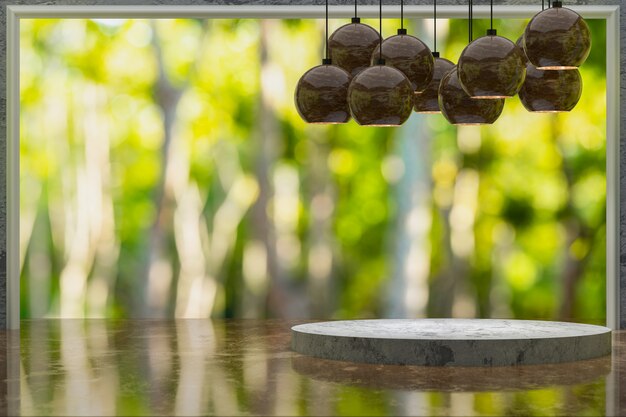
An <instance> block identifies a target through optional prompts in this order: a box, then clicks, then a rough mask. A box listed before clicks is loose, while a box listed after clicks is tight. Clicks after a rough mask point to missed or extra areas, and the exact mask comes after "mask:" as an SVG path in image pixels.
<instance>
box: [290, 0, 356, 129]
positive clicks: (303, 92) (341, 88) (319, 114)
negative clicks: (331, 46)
mask: <svg viewBox="0 0 626 417" xmlns="http://www.w3.org/2000/svg"><path fill="white" fill-rule="evenodd" d="M325 41H326V48H325V49H326V58H324V59H323V60H322V65H318V66H317V67H314V68H311V69H310V70H309V71H307V72H306V73H305V74H304V75H303V76H302V77H301V78H300V80H299V81H298V85H297V86H296V92H295V94H294V96H295V102H296V109H297V110H298V113H299V114H300V117H302V119H303V120H304V121H305V122H307V123H318V124H337V123H346V122H347V121H348V120H350V110H349V107H348V100H347V95H348V86H349V85H350V74H349V73H348V72H347V71H346V70H344V69H342V68H340V67H338V66H336V65H332V61H331V59H330V58H329V57H328V56H329V53H328V0H326V35H325Z"/></svg>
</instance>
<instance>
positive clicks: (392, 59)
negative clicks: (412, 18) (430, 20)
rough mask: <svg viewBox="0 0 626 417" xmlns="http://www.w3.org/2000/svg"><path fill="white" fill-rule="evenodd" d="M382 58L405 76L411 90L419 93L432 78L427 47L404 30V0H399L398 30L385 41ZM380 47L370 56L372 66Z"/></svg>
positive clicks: (432, 62)
mask: <svg viewBox="0 0 626 417" xmlns="http://www.w3.org/2000/svg"><path fill="white" fill-rule="evenodd" d="M381 45H383V48H382V50H383V53H382V58H383V59H384V60H385V62H386V64H387V65H389V66H391V67H394V68H397V69H399V70H400V71H402V72H403V73H404V75H406V76H407V78H408V79H409V81H410V82H411V85H412V86H413V90H414V91H415V92H421V91H424V90H425V89H426V87H428V84H429V83H430V81H431V80H432V78H433V70H434V65H435V62H434V59H433V55H432V53H431V52H430V49H428V46H426V44H425V43H424V42H422V41H421V40H420V39H418V38H416V37H415V36H411V35H407V32H406V29H405V28H404V0H400V29H398V34H397V35H395V36H391V37H389V38H387V39H385V40H384V41H383V42H382V43H381ZM380 49H381V47H380V45H379V46H377V47H376V49H375V50H374V53H373V54H372V60H371V61H372V65H376V61H377V60H378V58H379V57H380V56H381V53H380Z"/></svg>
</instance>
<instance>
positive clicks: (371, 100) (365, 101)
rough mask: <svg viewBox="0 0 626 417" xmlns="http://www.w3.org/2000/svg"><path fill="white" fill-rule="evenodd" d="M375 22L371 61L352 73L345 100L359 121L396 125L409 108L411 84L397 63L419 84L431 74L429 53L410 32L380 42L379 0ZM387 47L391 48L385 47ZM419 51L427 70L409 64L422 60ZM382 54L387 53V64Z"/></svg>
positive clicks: (372, 124) (402, 119) (405, 115)
mask: <svg viewBox="0 0 626 417" xmlns="http://www.w3.org/2000/svg"><path fill="white" fill-rule="evenodd" d="M379 24H380V27H379V45H378V47H377V48H376V49H375V50H374V51H373V54H372V56H371V57H370V59H371V61H372V63H373V64H374V65H372V66H370V67H368V68H365V69H364V70H363V71H361V72H359V73H358V74H356V75H355V76H354V78H353V79H352V82H351V83H350V87H349V88H348V104H349V106H350V111H351V113H352V117H353V118H354V120H355V121H356V122H357V123H358V124H360V125H363V126H399V125H401V124H403V123H404V122H405V121H406V120H407V119H408V118H409V116H410V115H411V111H413V92H414V84H412V83H411V81H410V80H409V78H408V77H407V75H406V74H405V73H404V72H403V71H401V70H400V69H399V68H397V67H400V68H404V69H405V70H408V71H411V72H410V74H411V75H413V76H414V77H413V78H414V79H415V80H416V81H417V83H419V84H420V85H423V84H425V83H427V82H428V81H430V78H432V56H431V54H430V51H429V50H428V48H427V47H426V45H424V44H423V43H422V42H421V41H420V40H419V39H417V38H413V37H412V36H408V35H404V34H400V35H398V36H397V37H395V38H396V39H392V38H390V39H392V41H391V42H390V43H388V42H386V41H385V42H383V37H382V30H383V2H382V0H380V1H379ZM414 39H415V40H417V42H414V41H413V40H414ZM385 44H387V45H385ZM388 47H390V48H391V51H387V48H388ZM420 54H421V55H424V54H428V56H429V58H430V62H429V64H430V71H428V70H427V71H421V72H420V71H416V70H414V69H413V68H412V64H413V62H414V61H418V62H423V61H424V60H423V59H422V56H420ZM383 56H389V57H390V59H389V65H386V64H387V61H386V59H385V58H383ZM416 66H417V65H416ZM424 73H425V75H424ZM420 77H421V78H425V77H427V78H428V80H426V82H424V80H423V79H418V78H420ZM422 88H423V87H422Z"/></svg>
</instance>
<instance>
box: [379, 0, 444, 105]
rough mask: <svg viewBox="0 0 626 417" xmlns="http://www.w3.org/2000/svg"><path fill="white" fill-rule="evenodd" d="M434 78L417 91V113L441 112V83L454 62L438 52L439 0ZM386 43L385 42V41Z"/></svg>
mask: <svg viewBox="0 0 626 417" xmlns="http://www.w3.org/2000/svg"><path fill="white" fill-rule="evenodd" d="M433 6H434V7H433V10H434V12H433V58H434V65H433V78H432V80H431V81H430V83H428V86H427V87H426V88H425V89H424V91H422V92H421V93H417V92H416V93H415V97H414V107H413V109H414V110H415V111H416V112H417V113H441V110H440V109H439V84H440V83H441V79H442V78H443V76H444V75H446V73H447V72H448V71H450V70H451V69H452V68H453V67H454V64H453V63H452V62H450V61H448V60H447V59H445V58H440V57H439V52H437V0H434V2H433ZM383 44H384V43H383Z"/></svg>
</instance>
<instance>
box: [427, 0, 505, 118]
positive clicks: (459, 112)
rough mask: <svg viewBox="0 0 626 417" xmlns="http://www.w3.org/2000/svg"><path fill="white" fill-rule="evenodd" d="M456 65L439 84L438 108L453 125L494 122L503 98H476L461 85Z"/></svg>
mask: <svg viewBox="0 0 626 417" xmlns="http://www.w3.org/2000/svg"><path fill="white" fill-rule="evenodd" d="M472 6H473V4H472V0H470V1H469V19H468V29H469V41H470V43H471V42H472V32H473V23H472V21H473V19H472V13H473V12H472ZM458 73H459V71H458V68H457V67H452V69H450V70H449V71H448V72H446V74H445V75H444V77H443V78H442V79H441V84H440V85H439V108H440V109H441V113H442V114H443V115H444V117H445V118H446V119H447V120H448V122H450V123H451V124H453V125H483V124H492V123H493V122H495V121H496V120H497V119H498V117H500V114H501V113H502V109H503V108H504V99H503V98H496V99H476V98H472V97H470V96H469V94H467V92H466V91H465V90H464V89H463V86H462V85H461V81H460V79H459V75H458Z"/></svg>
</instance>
